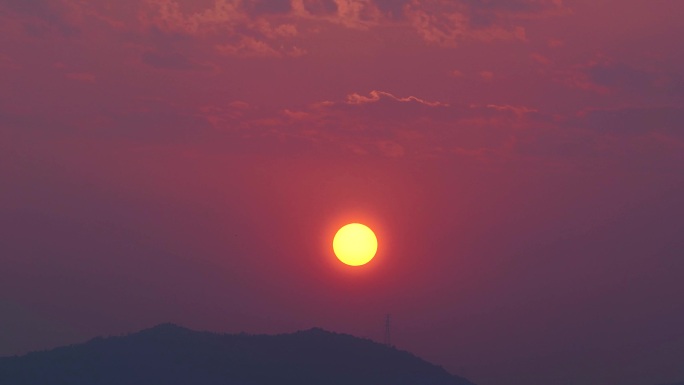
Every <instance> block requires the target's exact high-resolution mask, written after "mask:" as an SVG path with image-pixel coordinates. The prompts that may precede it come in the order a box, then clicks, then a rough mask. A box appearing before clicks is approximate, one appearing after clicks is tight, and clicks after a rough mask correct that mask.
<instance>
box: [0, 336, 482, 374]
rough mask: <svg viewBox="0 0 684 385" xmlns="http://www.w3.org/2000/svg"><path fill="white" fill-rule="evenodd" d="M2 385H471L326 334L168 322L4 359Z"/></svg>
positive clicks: (391, 351) (421, 363) (0, 361)
mask: <svg viewBox="0 0 684 385" xmlns="http://www.w3.org/2000/svg"><path fill="white" fill-rule="evenodd" d="M0 383H2V384H3V385H33V384H35V385H60V384H64V383H67V384H69V385H85V384H89V385H91V384H92V385H119V384H121V385H123V384H126V385H153V384H160V385H161V384H165V385H176V384H178V385H180V384H186V383H192V384H197V385H219V384H221V385H271V384H273V385H275V384H279V385H280V384H282V385H295V384H296V385H309V384H311V385H314V384H316V385H318V384H329V385H352V384H353V385H386V384H392V385H413V384H425V385H474V384H473V383H472V382H470V381H468V380H466V379H465V378H462V377H459V376H454V375H451V374H449V373H448V372H447V371H446V370H444V369H443V368H442V367H440V366H437V365H434V364H431V363H429V362H427V361H425V360H422V359H421V358H419V357H417V356H415V355H413V354H411V353H409V352H406V351H402V350H398V349H396V348H394V347H391V346H386V345H382V344H379V343H376V342H373V341H371V340H369V339H362V338H358V337H355V336H352V335H349V334H343V333H335V332H330V331H326V330H324V329H321V328H311V329H307V330H300V331H297V332H293V333H289V334H276V335H267V334H254V335H252V334H246V333H240V334H220V333H213V332H207V331H194V330H191V329H188V328H185V327H182V326H179V325H176V324H172V323H164V324H160V325H156V326H154V327H151V328H148V329H143V330H141V331H139V332H135V333H131V334H127V335H123V336H114V337H106V338H104V337H96V338H94V339H91V340H89V341H87V342H85V343H82V344H75V345H68V346H63V347H58V348H55V349H51V350H46V351H40V352H32V353H28V354H26V355H23V356H15V357H6V358H0Z"/></svg>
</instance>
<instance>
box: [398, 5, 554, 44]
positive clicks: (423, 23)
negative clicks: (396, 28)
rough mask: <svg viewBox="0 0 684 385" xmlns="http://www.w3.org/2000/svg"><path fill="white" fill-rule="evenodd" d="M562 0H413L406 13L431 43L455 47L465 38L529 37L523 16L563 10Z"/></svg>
mask: <svg viewBox="0 0 684 385" xmlns="http://www.w3.org/2000/svg"><path fill="white" fill-rule="evenodd" d="M564 9H565V8H564V7H563V5H562V3H561V2H560V1H553V0H548V1H545V0H519V1H482V0H467V1H448V0H411V1H409V2H407V3H406V4H405V6H404V15H405V16H406V18H407V19H408V20H409V22H410V24H411V25H412V26H413V28H414V29H415V30H416V32H417V33H418V34H419V35H420V36H421V37H422V38H423V39H424V40H425V41H426V42H428V43H431V44H435V45H439V46H443V47H455V46H457V45H458V44H459V43H460V42H462V41H469V40H471V41H472V40H475V41H484V42H492V41H496V40H518V41H526V40H527V32H526V30H525V28H524V27H523V26H522V25H520V24H519V22H520V21H521V20H523V19H527V18H534V17H546V16H551V15H556V14H562V12H560V10H564Z"/></svg>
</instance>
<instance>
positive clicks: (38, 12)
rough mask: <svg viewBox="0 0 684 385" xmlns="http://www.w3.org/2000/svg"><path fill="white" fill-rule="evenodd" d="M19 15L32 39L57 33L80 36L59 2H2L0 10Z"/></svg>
mask: <svg viewBox="0 0 684 385" xmlns="http://www.w3.org/2000/svg"><path fill="white" fill-rule="evenodd" d="M2 8H6V9H8V10H9V11H10V12H13V13H15V14H17V15H20V18H21V19H22V20H23V25H24V29H25V30H26V33H27V34H29V35H31V36H34V37H45V36H47V35H49V34H52V33H55V32H57V33H59V34H61V35H63V36H66V37H70V36H76V35H78V34H80V29H79V28H78V27H77V26H76V25H75V24H74V23H73V22H71V21H70V20H69V19H68V16H67V10H66V9H65V7H64V6H63V4H62V3H61V2H55V1H49V0H32V1H22V0H4V1H3V2H0V9H2Z"/></svg>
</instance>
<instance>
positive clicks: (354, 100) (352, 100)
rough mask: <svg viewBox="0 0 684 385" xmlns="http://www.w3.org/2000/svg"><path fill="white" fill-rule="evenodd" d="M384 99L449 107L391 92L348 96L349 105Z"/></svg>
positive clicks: (372, 92) (374, 91)
mask: <svg viewBox="0 0 684 385" xmlns="http://www.w3.org/2000/svg"><path fill="white" fill-rule="evenodd" d="M382 99H391V100H394V101H397V102H402V103H419V104H423V105H426V106H431V107H437V106H448V104H445V103H441V102H430V101H427V100H423V99H420V98H417V97H415V96H407V97H404V98H400V97H397V96H394V95H392V94H391V93H389V92H383V91H376V90H373V91H371V92H370V93H369V94H368V96H363V95H359V94H357V93H352V94H349V95H347V104H366V103H377V102H379V101H381V100H382Z"/></svg>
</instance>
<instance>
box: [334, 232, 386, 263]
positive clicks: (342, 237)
mask: <svg viewBox="0 0 684 385" xmlns="http://www.w3.org/2000/svg"><path fill="white" fill-rule="evenodd" d="M333 251H334V252H335V255H336V256H337V258H338V259H339V260H340V261H342V262H343V263H345V264H347V265H349V266H361V265H365V264H366V263H368V262H370V260H371V259H373V257H374V256H375V253H376V252H377V251H378V239H377V238H376V237H375V233H373V230H371V229H370V228H369V227H368V226H365V225H362V224H360V223H350V224H348V225H346V226H343V227H342V228H341V229H339V230H337V234H335V238H334V239H333Z"/></svg>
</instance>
